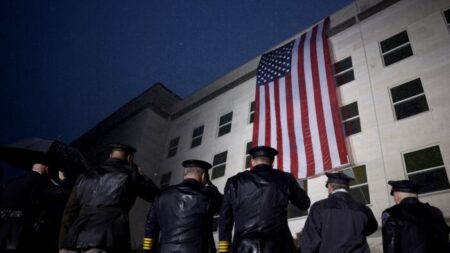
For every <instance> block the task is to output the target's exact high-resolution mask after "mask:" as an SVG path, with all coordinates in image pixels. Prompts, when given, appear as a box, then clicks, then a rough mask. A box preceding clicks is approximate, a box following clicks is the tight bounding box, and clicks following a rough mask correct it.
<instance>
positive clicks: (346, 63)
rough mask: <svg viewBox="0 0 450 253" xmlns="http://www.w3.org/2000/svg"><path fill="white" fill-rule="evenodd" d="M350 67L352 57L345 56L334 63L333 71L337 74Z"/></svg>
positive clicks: (351, 65)
mask: <svg viewBox="0 0 450 253" xmlns="http://www.w3.org/2000/svg"><path fill="white" fill-rule="evenodd" d="M351 67H353V64H352V57H347V58H345V59H344V60H341V61H338V62H336V63H335V64H334V73H335V74H338V73H340V72H342V71H344V70H346V69H349V68H351Z"/></svg>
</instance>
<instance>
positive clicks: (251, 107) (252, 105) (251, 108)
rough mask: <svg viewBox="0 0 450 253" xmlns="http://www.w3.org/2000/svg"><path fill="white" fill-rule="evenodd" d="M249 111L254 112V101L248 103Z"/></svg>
mask: <svg viewBox="0 0 450 253" xmlns="http://www.w3.org/2000/svg"><path fill="white" fill-rule="evenodd" d="M250 111H251V112H254V111H255V101H253V102H251V103H250Z"/></svg>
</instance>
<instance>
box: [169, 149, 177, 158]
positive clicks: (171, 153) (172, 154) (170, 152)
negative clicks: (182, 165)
mask: <svg viewBox="0 0 450 253" xmlns="http://www.w3.org/2000/svg"><path fill="white" fill-rule="evenodd" d="M176 154H177V148H172V149H169V153H168V154H167V158H170V157H173V156H175V155H176Z"/></svg>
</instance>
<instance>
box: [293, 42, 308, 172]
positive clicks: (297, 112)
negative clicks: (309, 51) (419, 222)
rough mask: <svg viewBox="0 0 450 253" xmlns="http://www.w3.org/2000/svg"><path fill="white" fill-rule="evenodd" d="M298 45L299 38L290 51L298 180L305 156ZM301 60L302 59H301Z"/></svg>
mask: <svg viewBox="0 0 450 253" xmlns="http://www.w3.org/2000/svg"><path fill="white" fill-rule="evenodd" d="M299 45H300V38H298V39H296V40H295V43H294V49H293V51H292V68H291V75H292V106H293V107H294V108H293V109H294V110H293V114H294V132H295V141H296V144H297V157H298V163H297V164H298V175H295V176H298V177H299V178H306V154H305V144H304V138H303V130H302V129H303V128H302V121H301V118H302V113H301V104H300V91H299V81H298V47H299ZM302 60H303V59H302Z"/></svg>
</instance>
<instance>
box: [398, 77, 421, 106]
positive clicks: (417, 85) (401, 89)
mask: <svg viewBox="0 0 450 253" xmlns="http://www.w3.org/2000/svg"><path fill="white" fill-rule="evenodd" d="M421 93H423V87H422V82H421V81H420V79H419V78H417V79H414V80H412V81H409V82H407V83H404V84H402V85H399V86H397V87H394V88H392V89H391V95H392V101H393V102H394V103H395V102H397V101H400V100H403V99H405V98H409V97H412V96H415V95H418V94H421Z"/></svg>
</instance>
